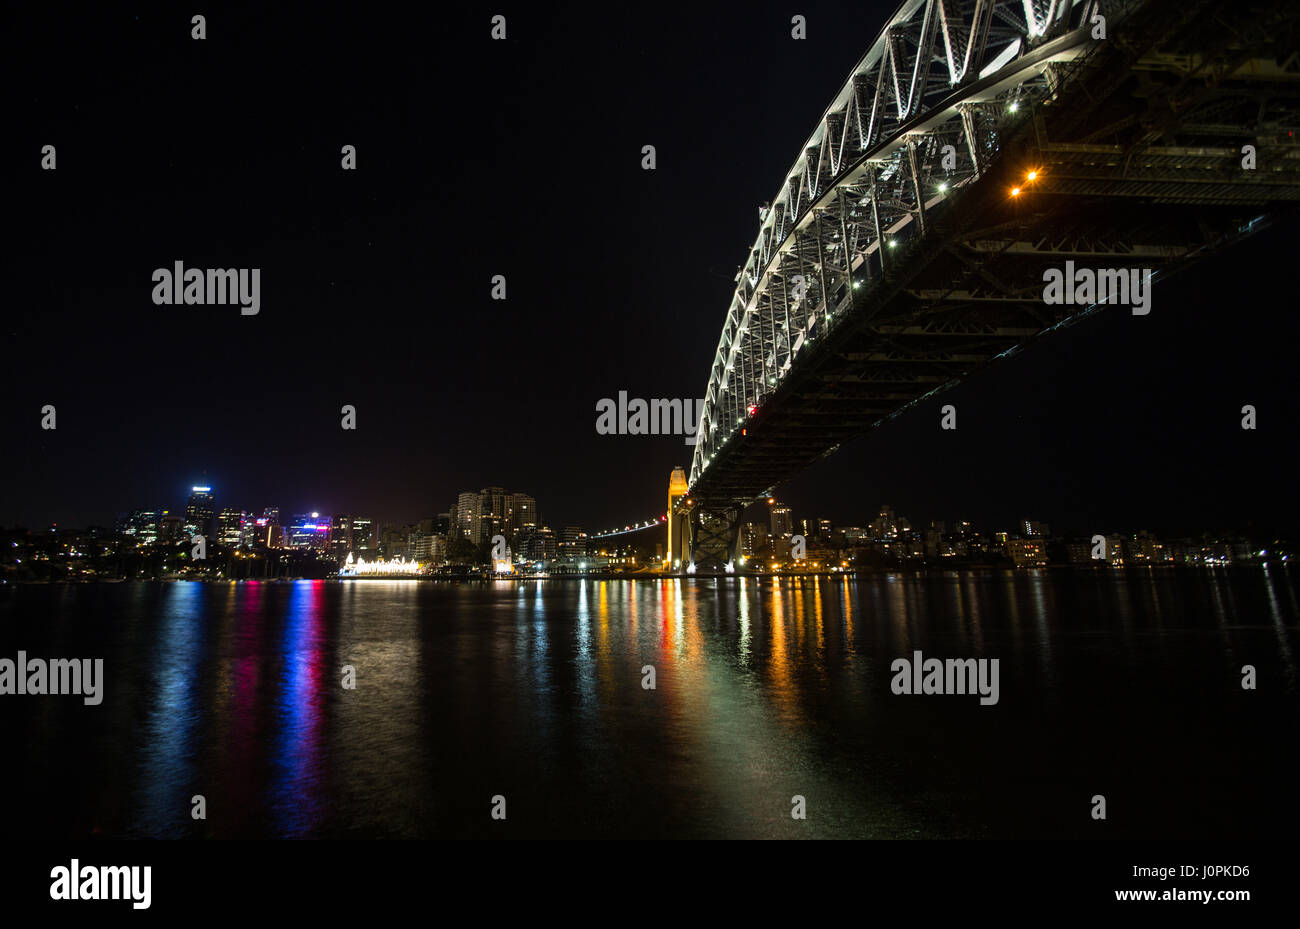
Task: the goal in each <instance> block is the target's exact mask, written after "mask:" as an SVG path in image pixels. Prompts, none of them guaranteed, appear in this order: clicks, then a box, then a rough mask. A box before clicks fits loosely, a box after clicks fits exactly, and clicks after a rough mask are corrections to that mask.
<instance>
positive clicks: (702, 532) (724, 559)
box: [683, 497, 743, 572]
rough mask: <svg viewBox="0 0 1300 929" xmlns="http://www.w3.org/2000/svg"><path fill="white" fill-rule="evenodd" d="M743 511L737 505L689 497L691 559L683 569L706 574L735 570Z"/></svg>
mask: <svg viewBox="0 0 1300 929" xmlns="http://www.w3.org/2000/svg"><path fill="white" fill-rule="evenodd" d="M742 512H743V508H742V507H740V506H738V505H736V504H734V503H729V504H721V505H714V504H708V503H706V502H704V501H697V500H692V499H691V498H689V497H688V498H687V506H686V514H685V515H686V525H687V527H688V538H687V543H686V548H687V551H686V555H687V558H686V563H685V564H684V565H683V567H684V568H688V569H689V568H691V567H693V569H694V570H695V571H702V572H714V571H725V570H728V568H731V569H732V570H734V566H735V557H736V544H737V542H738V540H739V538H740V514H741V513H742Z"/></svg>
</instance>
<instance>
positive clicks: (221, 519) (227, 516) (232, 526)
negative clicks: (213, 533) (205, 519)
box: [217, 507, 244, 548]
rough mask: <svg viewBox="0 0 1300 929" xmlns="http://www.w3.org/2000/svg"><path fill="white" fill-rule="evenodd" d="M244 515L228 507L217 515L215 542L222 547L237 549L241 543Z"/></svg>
mask: <svg viewBox="0 0 1300 929" xmlns="http://www.w3.org/2000/svg"><path fill="white" fill-rule="evenodd" d="M243 536H244V514H243V513H242V512H240V511H239V510H232V509H230V508H229V507H226V508H225V509H223V510H222V511H221V512H220V513H219V514H217V541H218V542H219V543H221V544H222V545H228V546H230V547H231V548H237V547H238V546H239V543H240V542H241V541H243Z"/></svg>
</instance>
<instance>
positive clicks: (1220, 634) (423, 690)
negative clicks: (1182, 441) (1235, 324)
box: [6, 566, 1297, 837]
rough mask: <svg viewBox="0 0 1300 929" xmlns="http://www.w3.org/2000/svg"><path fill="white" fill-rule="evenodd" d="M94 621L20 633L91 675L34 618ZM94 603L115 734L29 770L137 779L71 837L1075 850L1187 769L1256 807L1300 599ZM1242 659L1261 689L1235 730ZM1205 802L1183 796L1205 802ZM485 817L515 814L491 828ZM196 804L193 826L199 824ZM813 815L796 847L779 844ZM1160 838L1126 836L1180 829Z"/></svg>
mask: <svg viewBox="0 0 1300 929" xmlns="http://www.w3.org/2000/svg"><path fill="white" fill-rule="evenodd" d="M141 591H146V592H147V593H146V594H145V595H142V593H141ZM87 596H91V594H88V593H80V592H74V593H72V594H65V595H64V596H63V597H61V598H52V597H51V598H46V599H45V600H41V599H39V598H37V597H35V596H31V599H30V601H29V602H28V603H27V604H26V605H25V606H24V610H25V612H21V613H15V615H20V616H23V617H30V619H29V620H26V625H23V624H19V625H17V626H15V625H14V624H10V627H6V628H18V629H21V630H22V631H23V633H24V634H25V635H28V636H29V637H35V638H28V639H23V640H22V641H21V643H20V644H21V645H22V646H24V647H27V648H29V649H31V650H36V649H37V648H38V647H39V645H40V640H39V636H40V635H41V634H45V635H48V636H50V637H51V641H55V640H57V641H59V642H60V647H61V648H65V649H68V650H70V651H75V645H76V642H75V641H69V640H68V638H69V636H70V635H71V634H72V633H70V632H69V628H68V625H67V624H57V623H42V622H41V616H42V613H41V610H42V609H43V608H44V609H48V610H56V611H58V612H59V613H61V614H67V613H69V612H74V613H75V611H76V610H77V609H78V608H79V607H78V598H79V597H87ZM94 596H96V597H99V598H101V600H96V601H95V603H96V604H97V608H100V607H102V609H103V610H104V611H105V615H107V616H110V617H111V620H112V621H111V623H109V624H108V625H107V628H109V629H111V630H113V634H114V635H116V636H117V637H118V638H117V640H116V641H114V642H111V643H108V645H107V646H106V647H107V648H108V649H109V652H108V653H109V654H112V655H116V656H118V657H116V658H115V659H114V665H113V667H114V675H115V676H114V677H113V678H112V680H113V681H114V682H115V683H114V686H115V687H116V688H117V690H116V692H112V691H110V693H109V694H108V696H107V698H106V699H107V700H108V701H109V702H110V705H109V706H108V707H105V710H106V712H104V713H102V714H99V715H97V716H79V717H77V719H78V720H90V721H91V722H90V724H91V725H97V726H101V727H103V728H102V731H98V732H93V733H91V735H92V738H91V739H90V740H88V741H87V740H80V739H77V738H73V737H71V736H69V737H66V738H65V737H63V736H61V735H60V733H61V732H62V731H63V730H64V728H65V725H64V723H65V721H64V719H63V717H62V716H61V715H60V714H69V713H71V712H73V710H72V709H70V707H69V706H68V705H66V704H55V703H45V704H41V705H40V706H39V709H37V708H36V707H35V705H33V710H32V711H31V712H32V714H33V716H32V719H34V720H38V721H39V723H40V731H41V732H43V733H45V735H44V738H45V739H46V740H47V744H45V745H43V746H42V747H43V748H44V749H45V750H47V751H48V752H50V753H51V754H52V756H53V757H54V758H56V759H57V758H58V757H59V755H60V753H65V754H66V755H67V757H68V758H69V759H71V758H76V760H77V763H78V764H80V765H82V766H83V767H84V770H85V771H86V773H87V783H91V784H102V785H105V786H104V787H103V788H102V790H105V791H107V790H113V789H116V788H115V787H113V786H112V785H114V784H119V783H121V781H122V779H121V778H114V777H112V776H110V775H111V772H114V771H117V770H118V769H120V768H121V767H123V766H124V765H125V766H127V767H128V768H129V769H130V770H133V771H136V772H138V776H137V777H135V778H133V779H132V783H133V785H134V791H133V792H130V795H129V797H127V798H126V799H122V798H120V797H118V796H117V795H116V794H113V795H111V796H108V795H105V796H97V795H95V794H94V791H90V792H89V795H88V796H87V797H86V798H85V800H84V802H85V803H86V805H87V807H88V808H89V810H91V812H90V813H86V814H85V815H84V817H83V816H82V814H80V813H78V814H76V815H68V816H67V817H66V822H67V823H69V824H75V823H77V822H81V821H83V820H88V819H90V818H91V817H92V816H94V817H95V818H96V819H102V820H103V826H102V828H103V829H104V830H105V831H106V832H108V833H110V834H131V835H154V836H177V835H217V836H226V835H276V836H316V835H366V836H407V835H410V836H420V835H431V836H436V835H463V836H478V835H484V836H487V835H625V836H656V835H698V836H772V837H781V836H790V837H798V836H811V835H825V836H852V837H864V836H877V837H888V836H913V835H986V834H999V835H1001V834H1005V835H1040V834H1073V831H1074V830H1077V829H1079V828H1082V827H1080V826H1078V825H1077V824H1075V821H1074V819H1072V818H1071V816H1070V815H1067V814H1066V813H1064V812H1061V813H1060V814H1059V815H1058V814H1057V813H1056V812H1054V811H1057V810H1059V809H1061V806H1060V802H1059V798H1060V797H1061V796H1063V795H1066V794H1071V795H1072V792H1077V791H1084V790H1086V789H1088V788H1087V787H1086V785H1087V784H1088V783H1092V782H1094V781H1099V780H1102V781H1106V782H1107V783H1112V784H1116V785H1117V786H1116V787H1115V788H1113V789H1115V790H1119V791H1124V790H1126V789H1129V786H1131V785H1138V784H1147V783H1149V782H1151V780H1152V779H1153V778H1154V779H1156V780H1159V781H1160V782H1161V783H1162V784H1163V783H1168V782H1171V780H1177V779H1171V778H1169V777H1168V776H1167V774H1168V772H1170V771H1192V770H1194V771H1197V772H1198V773H1199V775H1200V776H1202V777H1210V778H1214V779H1215V782H1216V783H1217V784H1220V785H1221V789H1218V790H1216V793H1215V796H1216V797H1217V796H1222V797H1224V798H1225V800H1224V802H1228V801H1231V802H1234V803H1251V802H1258V803H1264V802H1265V800H1264V799H1262V798H1260V797H1259V794H1258V791H1254V792H1252V791H1251V790H1250V789H1249V785H1248V784H1247V783H1246V781H1247V780H1249V778H1248V777H1247V775H1246V774H1245V773H1243V771H1242V770H1239V769H1240V767H1241V766H1236V767H1234V766H1233V764H1232V763H1231V759H1233V758H1239V757H1242V756H1243V753H1249V757H1250V758H1251V762H1252V763H1251V765H1250V766H1248V767H1249V768H1250V770H1251V771H1253V772H1255V773H1254V775H1251V776H1259V775H1260V774H1261V772H1265V773H1274V774H1280V773H1281V772H1282V771H1283V770H1284V768H1283V767H1282V762H1281V761H1280V756H1278V758H1275V757H1274V756H1273V755H1272V754H1270V753H1271V752H1275V751H1281V749H1280V748H1275V746H1277V745H1279V744H1281V745H1285V744H1286V739H1285V738H1282V739H1279V735H1282V736H1294V734H1295V719H1296V715H1297V714H1296V713H1295V710H1296V707H1297V693H1296V689H1297V678H1296V667H1295V658H1294V648H1295V646H1294V642H1293V641H1292V640H1293V637H1294V635H1295V631H1296V623H1297V617H1296V602H1297V601H1296V596H1295V590H1294V584H1293V579H1292V575H1291V573H1290V572H1289V570H1288V569H1287V568H1285V567H1278V566H1272V567H1270V568H1268V569H1263V570H1250V571H1244V570H1228V569H1216V570H1212V571H1188V572H1177V571H1172V570H1167V569H1141V570H1130V571H1118V570H1110V569H1104V570H1088V571H1078V572H1072V571H1056V570H1032V571H1027V572H1025V571H1022V572H1009V571H946V572H935V573H931V574H917V573H910V572H909V573H901V574H886V575H881V576H877V577H863V578H857V579H849V578H808V579H789V578H777V579H771V578H736V579H728V580H711V579H704V578H700V579H693V580H680V579H662V580H648V581H642V582H631V581H610V580H574V581H565V582H554V583H551V582H538V581H528V582H520V583H500V584H490V585H479V584H467V585H445V584H420V583H414V582H402V581H373V582H370V581H367V582H355V583H345V584H339V583H328V582H321V581H312V582H299V583H294V584H283V583H281V584H275V583H257V582H251V583H241V584H238V585H224V586H223V585H199V584H184V583H177V584H168V585H156V586H143V585H136V586H135V587H134V589H129V588H125V587H124V588H122V589H120V590H118V591H111V590H109V591H99V592H96V593H95V594H94ZM69 597H71V602H69V599H68V598H69ZM114 598H116V599H114ZM28 627H30V628H28ZM917 650H919V651H923V652H924V654H925V656H926V657H941V658H946V657H951V658H965V657H990V658H999V659H1001V677H1002V680H1001V695H1002V699H1001V701H1000V702H999V704H998V705H997V706H996V707H993V708H981V707H980V706H979V705H978V701H977V699H966V698H964V697H903V696H896V695H894V694H892V692H891V690H890V687H889V683H890V678H891V673H890V663H891V662H892V661H893V659H895V658H898V657H911V655H912V653H913V652H914V651H917ZM1244 663H1250V664H1253V665H1255V666H1256V667H1257V668H1258V669H1259V675H1260V680H1261V681H1267V682H1268V684H1267V688H1265V687H1263V686H1261V690H1260V691H1259V692H1258V693H1257V694H1255V695H1252V698H1251V699H1252V701H1254V702H1252V703H1251V704H1250V706H1249V707H1248V708H1245V707H1243V704H1242V701H1240V700H1239V699H1237V698H1239V696H1240V687H1239V681H1240V666H1241V665H1242V664H1244ZM343 665H350V666H352V667H353V668H354V669H355V673H356V682H357V686H356V688H355V689H354V690H348V689H345V688H343V687H342V686H341V682H340V677H341V669H342V666H343ZM647 665H648V666H652V667H653V668H654V669H655V686H654V687H653V688H648V687H646V686H644V684H643V682H644V681H645V673H644V670H643V669H644V668H645V667H646V666H647ZM115 693H116V694H117V695H118V696H117V699H121V700H130V701H134V702H136V703H138V705H139V707H140V710H139V711H138V713H133V712H129V711H124V710H123V709H122V708H121V707H120V706H119V705H117V704H113V703H112V702H111V701H113V700H114V698H115ZM41 714H45V715H48V716H49V717H51V721H50V722H49V724H48V725H47V724H46V722H45V715H41ZM137 719H140V720H142V724H137V723H136V720H137ZM1151 720H1159V726H1158V727H1156V728H1154V729H1152V728H1150V727H1149V725H1148V723H1149V722H1150V721H1151ZM31 728H32V729H33V730H35V728H36V724H32V726H31ZM69 731H70V732H71V731H75V730H74V729H72V728H69ZM1080 732H1090V733H1099V732H1104V733H1106V738H1107V740H1108V741H1107V745H1108V746H1110V747H1111V748H1110V750H1108V752H1106V753H1098V752H1097V751H1095V750H1094V748H1095V739H1084V738H1080V737H1079V735H1078V734H1079V733H1080ZM87 744H89V745H91V746H93V748H91V749H87V748H86V745H87ZM1274 766H1276V768H1277V770H1276V771H1274V770H1273V768H1274ZM33 770H35V769H33ZM1162 772H1163V773H1162ZM1239 781H1240V789H1236V788H1234V785H1236V784H1238V782H1239ZM1198 783H1199V782H1198V781H1188V783H1187V786H1186V787H1185V788H1180V787H1178V786H1177V785H1175V786H1173V787H1171V788H1170V790H1172V791H1173V792H1174V793H1177V791H1178V790H1180V789H1185V792H1186V793H1187V797H1186V798H1185V799H1186V800H1187V802H1188V803H1202V804H1203V803H1204V802H1205V799H1204V795H1203V792H1200V793H1198V787H1197V784H1198ZM1126 785H1129V786H1126ZM1132 789H1137V787H1136V786H1134V787H1133V788H1132ZM498 792H499V793H503V794H505V795H507V796H508V798H509V803H510V814H509V819H508V821H507V822H506V823H495V824H494V823H493V822H492V821H491V820H490V818H489V817H488V815H487V809H488V801H489V798H490V797H491V796H493V795H494V794H496V793H498ZM29 793H30V794H31V796H32V802H33V803H34V804H35V807H36V808H37V809H40V810H41V811H42V815H43V816H44V817H45V818H46V819H50V818H51V817H53V818H54V819H55V820H58V816H59V814H58V813H57V812H54V813H51V812H50V811H51V810H55V811H57V810H58V809H59V807H58V805H57V804H58V803H63V802H64V799H65V798H59V799H58V800H57V801H56V798H55V791H54V789H53V788H49V789H48V792H47V791H46V789H45V788H44V787H43V786H42V784H41V783H40V782H39V779H37V778H33V779H32V782H31V783H30V784H29ZM194 794H203V795H204V796H205V797H207V800H208V813H209V819H208V820H206V821H194V820H192V819H191V818H190V816H189V811H190V798H191V796H192V795H194ZM795 795H799V796H803V797H804V798H805V800H806V802H807V804H808V808H809V818H808V819H807V820H806V821H802V822H801V821H796V820H792V819H791V817H790V808H791V798H792V797H793V796H795ZM1271 802H1276V800H1274V801H1271ZM1233 809H1237V808H1236V807H1234V808H1233ZM1256 812H1258V811H1256ZM1284 813H1285V810H1283V811H1278V810H1273V811H1272V815H1258V816H1256V817H1255V818H1254V819H1251V820H1250V821H1252V822H1258V823H1260V826H1259V828H1261V829H1263V828H1268V824H1269V823H1274V824H1276V823H1281V822H1285V821H1286V820H1285V815H1283V814H1284ZM1163 815H1164V814H1163V813H1162V812H1161V811H1160V810H1159V809H1156V808H1154V807H1153V808H1151V809H1146V810H1144V811H1143V812H1141V813H1135V814H1134V818H1133V819H1132V820H1131V821H1130V825H1129V826H1128V827H1126V828H1130V829H1132V830H1134V832H1133V834H1135V835H1137V834H1145V833H1144V832H1143V829H1147V830H1148V831H1151V830H1156V829H1157V827H1159V828H1160V829H1163V830H1165V831H1163V832H1156V833H1155V834H1168V832H1167V830H1168V829H1171V828H1172V829H1179V828H1181V829H1188V828H1191V827H1190V826H1188V825H1187V824H1186V817H1185V816H1184V817H1183V818H1182V819H1181V820H1179V819H1178V818H1177V817H1176V816H1174V815H1173V814H1172V813H1170V814H1169V818H1168V821H1167V822H1166V821H1165V820H1164V819H1161V817H1162V816H1163ZM1143 816H1145V817H1147V818H1146V819H1145V820H1144V819H1142V817H1143ZM1236 818H1237V819H1238V820H1240V819H1242V818H1243V817H1242V816H1237V817H1236ZM1231 819H1232V817H1227V818H1226V820H1225V821H1230V820H1231ZM1179 822H1182V823H1183V825H1181V826H1180V825H1178V823H1179ZM1143 824H1145V825H1143ZM1085 825H1086V823H1085ZM68 828H70V829H74V826H73V825H69V827H68ZM1117 828H1118V827H1117ZM74 831H75V829H74Z"/></svg>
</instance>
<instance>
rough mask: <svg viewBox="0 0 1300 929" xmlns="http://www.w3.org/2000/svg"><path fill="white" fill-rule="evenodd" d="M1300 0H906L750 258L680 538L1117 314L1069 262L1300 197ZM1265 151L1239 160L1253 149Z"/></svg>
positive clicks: (687, 539)
mask: <svg viewBox="0 0 1300 929" xmlns="http://www.w3.org/2000/svg"><path fill="white" fill-rule="evenodd" d="M1289 4H1290V0H1240V2H1233V3H1228V2H1226V0H1108V2H1101V0H905V2H904V3H903V4H902V5H901V6H900V7H899V8H898V10H897V11H896V12H895V13H894V15H893V16H892V17H890V19H889V21H888V22H887V23H886V24H885V26H884V28H883V29H882V30H881V31H880V33H879V35H877V36H876V38H875V41H874V42H873V43H872V44H871V46H870V48H869V49H868V51H867V53H866V54H865V55H864V56H863V57H862V59H861V60H860V61H859V62H858V64H857V65H856V67H854V68H853V71H852V73H851V74H850V75H849V77H848V79H847V80H846V81H845V83H844V85H843V86H842V87H841V88H840V91H839V93H838V94H836V96H835V98H834V99H833V100H832V101H831V104H830V106H829V107H827V109H826V110H825V112H824V113H823V115H822V117H821V119H820V121H819V122H818V123H817V126H816V128H815V129H814V130H813V132H812V134H811V135H810V136H809V137H808V140H807V141H806V142H805V143H804V145H803V147H802V149H801V150H800V152H799V154H798V156H797V157H796V159H795V161H794V164H793V165H792V166H791V168H790V170H789V171H788V172H787V175H786V177H785V179H784V180H783V182H782V184H781V186H780V188H779V190H778V191H777V193H776V195H775V197H774V198H773V199H772V200H771V202H770V203H769V204H767V205H765V206H764V208H763V209H762V210H760V226H759V231H758V235H757V237H756V238H755V240H754V243H753V245H752V246H751V248H750V251H749V254H748V257H747V260H746V262H745V264H744V265H743V267H742V268H741V269H740V270H739V273H738V274H737V277H736V289H735V292H734V294H733V296H732V298H731V303H730V305H729V307H728V309H727V314H726V319H725V323H724V325H723V328H722V334H721V337H720V338H719V341H718V347H717V351H716V353H715V355H714V358H713V362H712V365H711V368H710V373H709V381H708V388H707V391H706V393H705V400H704V409H703V413H702V415H701V417H700V423H699V428H698V431H697V434H696V444H695V452H694V457H693V459H692V462H691V467H690V474H689V490H688V492H687V494H686V495H685V496H684V497H682V498H681V500H680V501H679V503H678V504H677V506H676V507H675V509H676V512H677V514H678V515H680V516H681V517H683V518H680V519H675V520H673V521H672V522H671V523H670V525H672V526H676V527H678V528H677V531H678V532H680V533H681V535H680V537H679V538H675V539H671V540H670V550H672V551H678V552H683V553H684V558H683V565H685V564H686V563H687V562H690V564H691V569H692V570H694V568H695V567H696V566H697V565H698V566H700V567H701V568H710V569H712V568H718V567H721V566H723V565H727V566H729V565H730V563H731V561H732V558H733V556H734V549H735V542H736V536H737V530H738V523H739V516H740V513H741V512H742V511H743V509H744V508H745V507H746V506H747V505H748V504H750V503H752V502H754V501H755V500H757V499H759V498H760V497H763V496H766V495H767V494H768V493H769V492H771V491H772V489H773V488H775V487H776V486H777V485H779V484H780V483H782V482H783V481H785V480H786V479H788V478H790V477H792V476H793V475H794V474H796V473H797V472H798V471H800V470H801V469H803V468H804V467H806V466H807V465H808V464H810V463H811V462H813V461H815V460H817V459H818V458H821V457H824V456H826V455H829V454H831V453H833V452H834V451H835V450H836V449H837V448H838V447H839V445H840V444H841V443H842V442H844V441H845V440H847V439H850V438H853V437H855V436H858V435H861V434H863V433H864V432H866V431H868V430H870V429H871V428H872V427H874V426H876V425H879V424H881V423H882V422H884V421H886V420H887V419H889V418H892V417H893V416H896V415H898V414H899V413H900V412H902V411H903V410H905V409H907V408H908V407H910V406H913V405H915V404H916V403H918V402H919V401H921V400H924V399H926V398H928V397H931V396H933V395H934V394H936V393H937V392H939V391H941V390H943V389H944V388H946V387H948V386H951V385H952V384H954V383H957V382H958V381H959V380H960V379H962V378H963V377H964V376H966V375H967V374H969V373H970V372H971V371H972V370H974V369H976V368H978V367H980V366H981V365H983V364H985V363H988V362H989V361H992V360H994V359H996V358H999V357H1003V356H1005V355H1008V354H1010V353H1012V352H1015V351H1017V350H1019V349H1020V348H1021V347H1023V346H1024V345H1025V344H1026V343H1028V342H1030V341H1032V340H1033V339H1034V338H1036V337H1039V336H1042V335H1045V334H1047V333H1049V332H1052V331H1053V330H1056V329H1059V328H1061V327H1062V326H1064V325H1067V324H1069V323H1071V322H1073V321H1075V320H1077V319H1079V318H1082V317H1083V316H1086V315H1088V314H1089V313H1092V312H1094V311H1096V310H1097V308H1098V307H1097V305H1089V306H1084V307H1073V306H1057V305H1047V304H1046V303H1045V302H1044V299H1043V280H1044V278H1043V270H1044V268H1046V267H1059V266H1061V265H1062V264H1063V263H1064V262H1065V261H1066V260H1067V259H1072V260H1075V261H1078V262H1082V263H1086V264H1088V265H1090V266H1094V267H1105V268H1116V269H1131V268H1138V269H1142V271H1143V273H1147V272H1149V273H1150V274H1151V275H1152V276H1154V277H1159V276H1162V275H1163V274H1166V273H1168V272H1169V270H1171V269H1172V268H1174V267H1176V266H1178V265H1180V264H1183V263H1185V262H1187V261H1189V260H1192V259H1194V258H1196V257H1199V256H1201V255H1204V254H1206V253H1207V252H1209V251H1210V250H1212V249H1214V248H1217V247H1219V246H1221V245H1222V244H1224V243H1225V242H1227V241H1230V240H1232V239H1234V238H1236V237H1239V236H1241V235H1245V234H1248V233H1250V232H1251V231H1254V230H1255V229H1257V228H1260V226H1261V224H1262V223H1265V222H1267V221H1269V219H1270V217H1271V216H1272V215H1274V214H1275V213H1276V212H1277V211H1278V210H1279V209H1281V208H1285V207H1288V206H1289V204H1290V203H1293V202H1294V201H1296V200H1297V199H1300V149H1297V147H1296V140H1295V130H1296V129H1297V128H1300V126H1298V124H1300V56H1298V55H1297V47H1300V43H1298V42H1297V41H1296V34H1297V30H1296V24H1295V19H1296V17H1295V16H1294V11H1293V10H1292V9H1290V8H1289ZM1247 144H1249V145H1252V146H1254V147H1255V157H1256V158H1257V160H1258V167H1257V169H1255V170H1245V169H1244V168H1243V162H1242V158H1243V149H1242V146H1243V145H1247Z"/></svg>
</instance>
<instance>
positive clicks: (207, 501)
mask: <svg viewBox="0 0 1300 929" xmlns="http://www.w3.org/2000/svg"><path fill="white" fill-rule="evenodd" d="M215 512H216V503H215V501H214V500H213V498H212V488H211V487H194V488H192V489H191V491H190V499H189V502H188V503H186V504H185V532H186V533H187V534H188V535H201V536H208V535H211V533H212V517H213V515H214V514H215Z"/></svg>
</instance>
